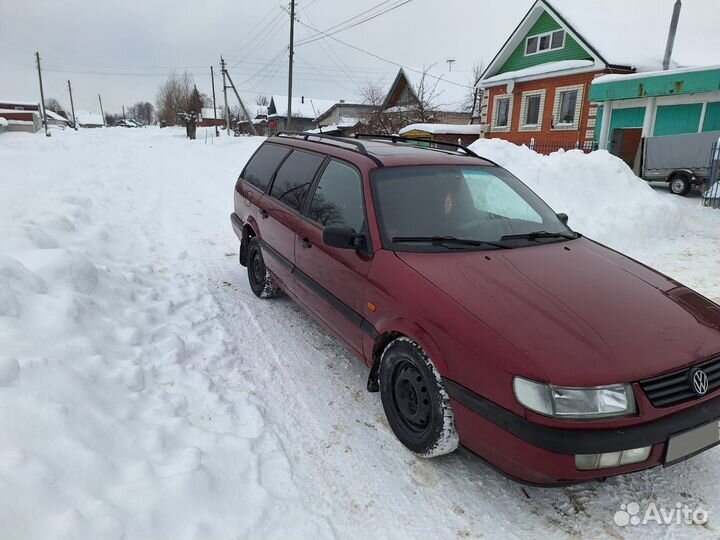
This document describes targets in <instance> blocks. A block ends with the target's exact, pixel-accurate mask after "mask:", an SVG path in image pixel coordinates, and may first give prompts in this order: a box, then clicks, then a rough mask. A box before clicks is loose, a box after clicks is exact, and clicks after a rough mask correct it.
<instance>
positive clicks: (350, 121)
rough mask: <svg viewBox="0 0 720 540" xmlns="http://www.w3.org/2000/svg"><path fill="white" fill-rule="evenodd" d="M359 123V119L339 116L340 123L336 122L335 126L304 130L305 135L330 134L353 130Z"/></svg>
mask: <svg viewBox="0 0 720 540" xmlns="http://www.w3.org/2000/svg"><path fill="white" fill-rule="evenodd" d="M359 123H360V119H359V118H352V117H350V116H341V117H340V122H338V123H336V124H330V125H327V126H320V127H319V128H317V129H306V130H305V133H331V132H333V131H340V130H341V129H349V128H354V127H355V126H357V125H358V124H359Z"/></svg>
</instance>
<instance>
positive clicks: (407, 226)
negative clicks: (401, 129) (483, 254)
mask: <svg viewBox="0 0 720 540" xmlns="http://www.w3.org/2000/svg"><path fill="white" fill-rule="evenodd" d="M372 186H373V196H374V200H375V207H376V211H377V215H378V221H379V224H380V230H381V235H382V237H383V245H384V246H385V247H386V248H388V249H393V250H396V251H447V250H458V249H464V250H468V249H502V248H514V247H521V246H526V245H534V244H537V243H539V242H556V241H564V240H567V239H570V238H574V237H575V233H573V231H572V230H570V229H569V228H568V227H567V225H565V224H564V223H563V222H562V221H560V219H559V218H558V217H557V215H556V214H555V213H554V212H553V211H552V210H551V209H550V207H548V205H547V204H545V203H544V202H543V201H542V200H541V199H540V197H538V196H537V195H535V193H533V192H532V191H531V190H530V189H529V188H528V187H527V186H526V185H525V184H523V183H522V182H520V181H519V180H518V179H517V178H515V177H514V176H513V175H512V174H510V173H509V172H508V171H506V170H504V169H502V168H500V167H488V166H420V167H391V168H385V169H378V170H376V171H374V172H373V174H372Z"/></svg>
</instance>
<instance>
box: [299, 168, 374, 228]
mask: <svg viewBox="0 0 720 540" xmlns="http://www.w3.org/2000/svg"><path fill="white" fill-rule="evenodd" d="M309 217H310V219H312V220H313V221H315V222H317V223H319V224H320V225H323V226H325V227H348V228H350V229H353V230H354V231H355V232H360V231H362V230H363V228H364V225H365V209H364V204H363V195H362V178H361V177H360V174H359V173H358V171H357V170H356V169H355V168H353V167H351V166H349V165H345V164H344V163H341V162H339V161H335V160H331V161H330V163H329V164H328V166H327V167H326V168H325V171H324V172H323V174H322V177H321V178H320V182H319V183H318V186H317V188H316V189H315V194H314V195H313V199H312V202H311V203H310V215H309Z"/></svg>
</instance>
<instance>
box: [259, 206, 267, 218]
mask: <svg viewBox="0 0 720 540" xmlns="http://www.w3.org/2000/svg"><path fill="white" fill-rule="evenodd" d="M268 215H269V214H268V212H267V210H265V209H264V208H261V209H260V217H261V218H263V219H266V218H267V217H268Z"/></svg>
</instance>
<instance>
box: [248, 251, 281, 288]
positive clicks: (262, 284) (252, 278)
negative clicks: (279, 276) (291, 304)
mask: <svg viewBox="0 0 720 540" xmlns="http://www.w3.org/2000/svg"><path fill="white" fill-rule="evenodd" d="M247 272H248V281H249V282H250V288H251V289H252V292H253V293H255V296H257V297H258V298H272V297H273V296H277V293H278V286H277V285H276V284H275V281H274V280H273V278H272V276H271V275H270V272H268V270H267V268H266V267H265V261H264V260H263V256H262V251H261V250H260V241H259V240H258V239H257V238H251V239H250V242H249V243H248V248H247Z"/></svg>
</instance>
